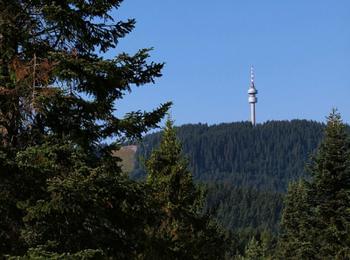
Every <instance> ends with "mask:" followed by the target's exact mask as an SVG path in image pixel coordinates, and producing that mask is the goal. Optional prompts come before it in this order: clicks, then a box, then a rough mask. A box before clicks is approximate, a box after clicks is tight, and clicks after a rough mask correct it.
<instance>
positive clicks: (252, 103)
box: [248, 66, 258, 126]
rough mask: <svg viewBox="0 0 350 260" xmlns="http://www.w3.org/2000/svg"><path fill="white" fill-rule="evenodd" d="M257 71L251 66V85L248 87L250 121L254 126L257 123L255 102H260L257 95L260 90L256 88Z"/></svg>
mask: <svg viewBox="0 0 350 260" xmlns="http://www.w3.org/2000/svg"><path fill="white" fill-rule="evenodd" d="M254 81H255V73H254V67H253V66H251V67H250V86H249V89H248V102H249V104H250V121H251V123H252V125H253V126H255V125H256V114H255V104H256V103H257V102H258V98H257V97H256V94H258V91H257V90H256V88H255V82H254Z"/></svg>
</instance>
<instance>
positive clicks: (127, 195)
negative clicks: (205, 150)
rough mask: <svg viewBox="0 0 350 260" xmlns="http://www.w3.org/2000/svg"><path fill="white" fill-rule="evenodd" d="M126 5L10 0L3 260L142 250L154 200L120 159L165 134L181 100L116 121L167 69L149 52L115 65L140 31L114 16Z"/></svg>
mask: <svg viewBox="0 0 350 260" xmlns="http://www.w3.org/2000/svg"><path fill="white" fill-rule="evenodd" d="M121 3H122V0H102V1H85V0H67V1H31V0H11V1H0V138H1V139H0V202H1V204H0V215H1V219H0V255H2V254H16V255H20V254H24V253H25V252H26V251H27V249H28V248H29V247H32V248H37V249H38V248H40V249H42V250H44V251H47V252H49V251H51V252H52V253H53V254H56V253H59V254H61V253H62V254H66V253H67V254H75V253H79V252H94V251H86V250H90V249H91V250H100V251H102V253H103V254H104V255H105V256H114V257H118V258H120V259H122V258H128V259H129V258H130V257H133V256H135V255H137V254H138V252H140V251H142V243H143V242H142V241H144V239H143V238H144V234H143V233H144V232H143V231H142V230H143V226H144V221H147V219H148V218H147V216H148V215H149V214H148V212H149V207H148V202H147V201H148V198H146V197H147V196H146V194H145V192H144V189H143V187H142V185H141V184H138V183H134V182H132V181H130V180H129V179H128V178H127V177H126V176H124V175H123V174H122V173H121V169H120V167H119V165H118V159H117V158H114V157H113V156H112V151H113V150H115V149H116V148H117V147H118V145H119V144H121V143H122V142H123V141H124V140H125V138H139V137H141V135H142V134H143V133H145V132H146V131H148V130H149V129H151V128H154V127H156V125H157V124H158V122H159V121H160V120H161V118H162V117H163V116H164V114H165V113H166V111H167V110H168V108H169V106H170V103H166V104H163V105H160V106H159V108H157V109H155V110H154V111H151V112H142V111H134V112H130V113H128V114H127V115H126V116H125V117H123V118H119V117H117V116H116V115H115V111H116V107H115V104H116V101H117V100H118V99H121V98H123V96H124V95H125V94H127V93H128V92H130V91H131V89H132V87H134V86H141V85H145V84H147V83H153V82H154V81H155V79H156V78H158V77H160V76H161V69H162V67H163V64H162V63H154V62H149V61H148V60H149V51H150V49H141V50H139V51H138V52H136V53H135V54H133V55H129V54H126V53H121V54H118V55H116V56H115V57H113V58H111V59H106V58H104V54H105V53H106V52H107V51H110V50H112V49H115V48H116V47H117V46H118V43H119V41H120V40H121V39H122V38H123V37H125V36H126V35H127V34H128V33H129V32H131V31H132V29H133V28H134V26H135V20H133V19H129V20H126V21H115V20H114V19H113V17H112V16H111V12H112V11H113V10H115V9H118V8H119V6H120V4H121ZM106 139H112V140H115V142H112V143H110V144H106V143H105V140H106ZM100 251H99V252H100ZM35 252H37V251H35Z"/></svg>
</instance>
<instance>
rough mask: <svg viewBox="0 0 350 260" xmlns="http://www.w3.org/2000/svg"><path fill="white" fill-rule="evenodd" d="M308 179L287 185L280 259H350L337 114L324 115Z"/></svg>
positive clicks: (349, 199) (347, 156)
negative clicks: (326, 117) (321, 134)
mask: <svg viewBox="0 0 350 260" xmlns="http://www.w3.org/2000/svg"><path fill="white" fill-rule="evenodd" d="M309 171H310V173H311V179H310V180H309V181H306V182H300V183H299V184H296V185H293V186H291V189H290V190H289V193H288V195H287V198H286V206H285V209H284V214H283V220H282V228H283V229H284V235H283V236H282V242H281V250H282V251H284V253H285V255H283V254H282V255H283V256H284V257H285V258H287V257H288V258H291V259H294V258H295V257H297V255H299V257H302V258H304V259H346V258H348V257H349V256H350V215H349V208H350V142H349V136H348V135H347V133H346V130H345V125H344V124H343V122H342V120H341V117H340V115H339V113H337V111H336V110H333V112H332V113H331V114H330V116H329V117H328V121H327V127H326V131H325V138H324V140H323V142H322V144H321V145H320V148H319V150H318V152H317V154H316V156H315V158H314V159H313V160H312V162H311V164H310V166H309Z"/></svg>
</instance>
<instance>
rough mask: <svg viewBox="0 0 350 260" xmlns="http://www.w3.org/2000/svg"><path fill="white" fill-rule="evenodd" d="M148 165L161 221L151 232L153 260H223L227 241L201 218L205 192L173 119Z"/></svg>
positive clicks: (206, 217) (149, 181)
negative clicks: (190, 166) (196, 180)
mask: <svg viewBox="0 0 350 260" xmlns="http://www.w3.org/2000/svg"><path fill="white" fill-rule="evenodd" d="M146 166H147V172H148V176H147V184H148V185H150V187H151V188H152V189H153V196H154V197H155V199H156V201H157V202H158V207H159V218H158V222H157V223H156V225H155V226H150V227H149V229H148V233H149V235H150V237H151V241H152V242H153V245H151V246H150V250H151V251H152V252H149V256H150V258H151V259H152V258H153V259H154V258H160V259H222V258H223V256H224V254H225V251H226V250H225V248H226V247H227V246H228V245H227V244H226V243H227V242H226V241H225V239H224V236H223V234H222V233H221V232H220V231H219V230H218V227H217V226H216V225H215V223H213V222H212V221H211V220H210V218H209V217H208V216H205V215H204V216H202V215H201V204H202V192H201V190H200V189H199V188H198V187H197V186H196V185H195V184H194V182H193V179H192V174H191V172H190V171H189V170H188V163H187V160H186V159H185V158H184V157H183V155H182V151H181V145H180V143H179V141H178V140H177V138H176V133H175V129H174V128H173V125H172V121H171V120H170V119H168V120H167V122H166V127H165V129H164V132H163V136H162V139H161V142H160V146H159V148H158V149H156V150H155V151H154V152H153V153H152V154H151V156H150V159H149V160H148V161H147V162H146ZM152 249H154V250H152Z"/></svg>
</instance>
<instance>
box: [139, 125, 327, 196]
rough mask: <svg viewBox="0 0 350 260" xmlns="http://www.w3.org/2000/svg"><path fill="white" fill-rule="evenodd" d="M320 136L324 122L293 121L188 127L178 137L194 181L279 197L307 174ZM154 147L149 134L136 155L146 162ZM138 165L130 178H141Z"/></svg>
mask: <svg viewBox="0 0 350 260" xmlns="http://www.w3.org/2000/svg"><path fill="white" fill-rule="evenodd" d="M323 131H324V124H322V123H318V122H314V121H306V120H292V121H269V122H266V123H263V124H258V125H257V126H256V127H252V125H251V124H250V123H248V122H241V123H239V122H238V123H225V124H219V125H213V126H208V125H206V124H190V125H183V126H181V127H178V128H177V135H178V137H179V139H180V140H181V142H182V144H183V151H184V154H185V155H186V156H187V158H188V159H189V163H190V169H191V170H192V172H193V174H194V178H195V179H196V180H198V181H204V182H207V181H210V182H213V181H214V182H225V183H230V184H233V185H235V186H239V187H241V186H248V187H254V188H256V189H259V190H268V191H278V192H283V191H286V189H287V187H288V182H289V181H291V180H295V179H298V178H299V177H301V176H304V175H305V163H306V162H307V161H308V159H309V158H310V156H311V155H312V154H313V153H314V152H315V150H316V148H317V147H318V145H319V143H320V141H321V139H322V136H323ZM158 143H159V133H155V134H151V135H147V136H146V137H145V138H144V139H143V142H142V143H141V144H140V146H139V150H138V153H137V155H136V156H137V157H139V158H147V157H148V156H149V154H150V151H152V149H153V148H154V147H157V145H158ZM138 162H139V163H138V164H136V169H135V172H134V174H142V160H139V161H138Z"/></svg>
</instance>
